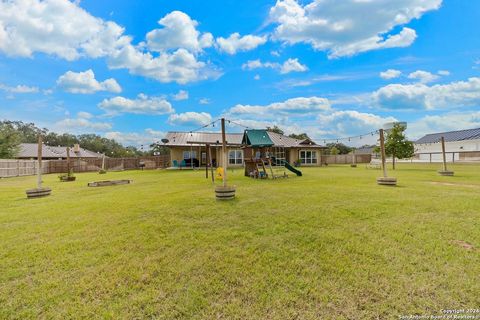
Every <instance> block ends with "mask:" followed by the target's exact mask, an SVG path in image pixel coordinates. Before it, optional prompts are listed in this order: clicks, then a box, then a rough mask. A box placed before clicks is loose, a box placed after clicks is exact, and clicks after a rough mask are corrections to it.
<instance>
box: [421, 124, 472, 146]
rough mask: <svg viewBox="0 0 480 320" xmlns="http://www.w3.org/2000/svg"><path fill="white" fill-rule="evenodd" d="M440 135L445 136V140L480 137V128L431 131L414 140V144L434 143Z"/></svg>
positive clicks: (438, 139)
mask: <svg viewBox="0 0 480 320" xmlns="http://www.w3.org/2000/svg"><path fill="white" fill-rule="evenodd" d="M442 136H443V137H444V138H445V141H446V142H452V141H464V140H474V139H480V128H477V129H468V130H459V131H450V132H440V133H431V134H427V135H426V136H424V137H422V138H420V139H418V140H417V141H415V143H416V144H425V143H436V142H439V141H440V139H441V138H442Z"/></svg>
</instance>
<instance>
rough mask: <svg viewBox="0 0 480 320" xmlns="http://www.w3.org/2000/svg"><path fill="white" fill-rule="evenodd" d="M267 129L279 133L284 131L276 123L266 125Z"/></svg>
mask: <svg viewBox="0 0 480 320" xmlns="http://www.w3.org/2000/svg"><path fill="white" fill-rule="evenodd" d="M267 131H270V132H275V133H279V134H284V133H285V132H284V131H283V130H282V129H280V128H279V127H277V126H276V125H274V126H273V127H267Z"/></svg>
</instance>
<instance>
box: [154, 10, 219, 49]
mask: <svg viewBox="0 0 480 320" xmlns="http://www.w3.org/2000/svg"><path fill="white" fill-rule="evenodd" d="M158 24H160V25H161V26H162V27H163V28H162V29H155V30H152V31H150V32H149V33H147V46H148V48H149V49H150V50H152V51H161V52H162V51H167V50H171V49H179V48H184V49H187V50H189V51H191V52H200V51H202V49H203V48H208V47H211V46H212V45H213V36H212V34H211V33H208V32H207V33H200V32H199V31H198V30H197V29H196V27H197V26H198V22H197V21H195V20H193V19H191V18H190V16H188V15H187V14H185V13H183V12H181V11H172V12H170V13H169V14H167V15H165V16H164V17H163V18H162V19H160V20H159V21H158Z"/></svg>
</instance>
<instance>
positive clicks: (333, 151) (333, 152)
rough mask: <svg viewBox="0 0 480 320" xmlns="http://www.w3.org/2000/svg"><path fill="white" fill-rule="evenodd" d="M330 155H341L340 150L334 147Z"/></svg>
mask: <svg viewBox="0 0 480 320" xmlns="http://www.w3.org/2000/svg"><path fill="white" fill-rule="evenodd" d="M330 154H331V155H337V154H340V150H338V149H337V147H335V146H333V147H331V148H330Z"/></svg>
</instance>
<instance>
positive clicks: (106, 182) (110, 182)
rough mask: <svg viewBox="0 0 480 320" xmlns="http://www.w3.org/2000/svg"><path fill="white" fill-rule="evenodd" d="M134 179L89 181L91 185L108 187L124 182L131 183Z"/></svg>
mask: <svg viewBox="0 0 480 320" xmlns="http://www.w3.org/2000/svg"><path fill="white" fill-rule="evenodd" d="M130 183H132V180H104V181H94V182H89V183H88V186H89V187H107V186H118V185H122V184H130Z"/></svg>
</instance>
